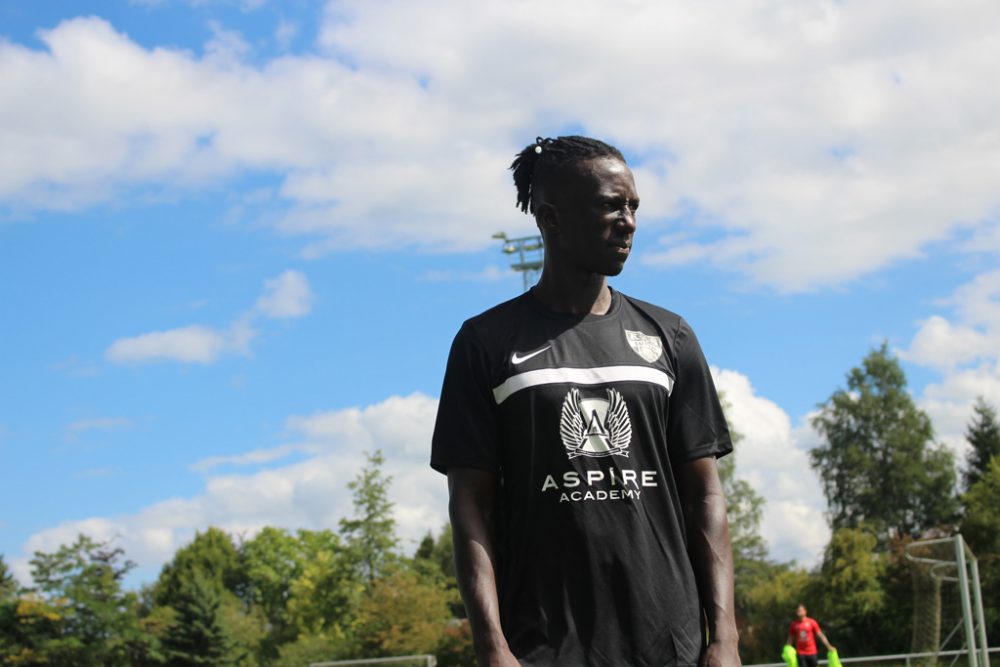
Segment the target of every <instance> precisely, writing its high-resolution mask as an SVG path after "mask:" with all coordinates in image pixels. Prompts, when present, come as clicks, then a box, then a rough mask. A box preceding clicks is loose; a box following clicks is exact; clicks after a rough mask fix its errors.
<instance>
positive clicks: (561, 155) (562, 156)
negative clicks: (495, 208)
mask: <svg viewBox="0 0 1000 667" xmlns="http://www.w3.org/2000/svg"><path fill="white" fill-rule="evenodd" d="M598 157H613V158H617V159H619V160H621V161H622V162H625V157H624V156H623V155H622V154H621V152H620V151H619V150H618V149H617V148H615V147H614V146H611V145H610V144H606V143H604V142H603V141H600V140H598V139H591V138H590V137H580V136H575V135H571V136H568V137H556V138H555V139H543V138H542V137H538V138H537V139H536V140H535V143H533V144H529V145H528V146H526V147H525V149H524V150H523V151H521V152H520V153H518V154H517V157H516V158H514V162H512V163H511V165H510V170H511V171H512V172H514V186H515V187H516V188H517V204H516V206H517V207H519V208H520V209H521V210H522V211H523V212H524V213H534V212H535V206H534V203H533V202H532V197H533V196H534V194H535V191H536V190H538V188H539V186H538V184H539V183H543V182H545V180H546V179H548V178H550V177H551V176H552V175H553V174H554V173H555V172H556V171H557V170H558V169H560V168H562V167H564V166H566V165H568V164H572V163H575V162H581V161H583V160H589V159H592V158H598Z"/></svg>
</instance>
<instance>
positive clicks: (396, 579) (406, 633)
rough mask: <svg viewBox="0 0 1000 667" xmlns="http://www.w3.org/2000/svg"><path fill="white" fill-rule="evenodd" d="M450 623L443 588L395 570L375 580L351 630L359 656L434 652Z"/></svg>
mask: <svg viewBox="0 0 1000 667" xmlns="http://www.w3.org/2000/svg"><path fill="white" fill-rule="evenodd" d="M450 620H451V612H450V611H449V610H448V594H447V592H446V591H445V590H444V588H443V587H441V586H438V585H435V584H434V583H432V582H425V581H421V580H420V578H419V577H418V576H417V575H416V574H415V573H413V572H407V571H405V570H398V571H396V572H394V573H392V574H390V575H388V576H386V577H383V578H381V579H378V580H376V581H375V583H374V584H373V585H372V587H371V590H370V591H369V593H368V595H366V596H365V597H364V599H362V601H361V605H360V609H359V611H358V622H357V626H356V628H355V638H356V641H357V643H358V647H359V651H360V652H359V655H360V656H363V657H370V658H377V657H382V656H387V655H414V654H422V653H434V652H436V650H437V648H438V646H439V644H440V643H441V641H442V638H443V637H444V630H445V628H446V627H447V625H448V622H449V621H450Z"/></svg>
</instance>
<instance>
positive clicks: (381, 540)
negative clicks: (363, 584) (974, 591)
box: [340, 450, 399, 586]
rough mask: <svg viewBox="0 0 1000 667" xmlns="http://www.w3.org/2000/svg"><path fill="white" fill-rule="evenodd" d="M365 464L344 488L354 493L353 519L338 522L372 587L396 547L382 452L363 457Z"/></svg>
mask: <svg viewBox="0 0 1000 667" xmlns="http://www.w3.org/2000/svg"><path fill="white" fill-rule="evenodd" d="M366 459H367V462H368V464H367V465H366V466H365V467H364V468H363V469H362V470H361V472H360V473H358V476H357V477H356V478H355V479H354V481H352V482H349V483H348V484H347V487H348V488H349V489H350V490H351V491H352V492H353V493H354V515H355V516H354V518H353V519H341V520H340V533H341V535H343V536H344V538H345V539H346V541H347V545H346V546H347V549H348V552H349V553H350V554H351V556H352V558H353V559H354V560H355V562H356V563H357V565H358V567H359V569H360V572H361V574H362V576H363V577H364V578H365V579H366V580H367V582H368V585H369V586H370V585H372V584H374V582H375V579H376V578H378V576H379V575H381V574H382V572H383V569H384V568H385V567H386V566H387V565H389V564H390V563H392V562H393V560H394V558H395V550H396V548H397V547H398V545H399V539H398V538H397V537H396V521H395V519H393V518H392V502H391V501H390V500H389V484H390V483H391V482H392V478H391V477H388V476H386V475H385V474H383V473H382V465H383V464H384V463H385V457H384V456H382V452H381V451H379V450H375V452H373V453H371V454H367V455H366Z"/></svg>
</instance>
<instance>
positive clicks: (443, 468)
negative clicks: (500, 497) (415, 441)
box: [431, 323, 500, 473]
mask: <svg viewBox="0 0 1000 667" xmlns="http://www.w3.org/2000/svg"><path fill="white" fill-rule="evenodd" d="M499 443H500V430H499V419H498V416H497V406H496V402H495V401H494V400H493V392H492V387H491V386H490V375H489V363H488V359H487V355H486V351H485V349H484V348H483V345H482V343H481V341H480V340H479V338H478V336H477V335H476V332H475V330H474V329H473V327H472V326H471V325H469V323H466V324H464V325H463V326H462V328H461V329H460V330H459V332H458V334H457V335H456V336H455V340H454V341H453V342H452V344H451V352H450V353H449V355H448V365H447V367H446V369H445V374H444V384H443V385H442V387H441V400H440V402H439V403H438V412H437V419H436V421H435V423H434V435H433V437H432V439H431V467H432V468H434V469H435V470H437V471H438V472H442V473H447V472H448V468H479V469H481V470H489V471H491V472H499V470H500V444H499Z"/></svg>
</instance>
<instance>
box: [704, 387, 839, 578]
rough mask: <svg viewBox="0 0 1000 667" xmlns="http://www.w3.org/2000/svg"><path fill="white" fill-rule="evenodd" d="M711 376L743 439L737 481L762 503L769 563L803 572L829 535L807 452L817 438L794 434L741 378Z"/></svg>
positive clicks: (802, 429) (808, 431) (800, 431)
mask: <svg viewBox="0 0 1000 667" xmlns="http://www.w3.org/2000/svg"><path fill="white" fill-rule="evenodd" d="M713 375H714V377H715V381H716V384H717V386H718V388H719V390H720V391H721V392H722V393H724V394H725V397H726V401H727V402H728V404H729V407H728V410H727V416H728V417H729V420H730V422H731V423H732V426H733V428H734V429H735V430H736V431H737V432H739V433H740V434H741V435H742V436H743V440H742V441H741V442H740V443H739V444H738V445H737V447H736V451H735V456H736V476H737V477H739V478H741V479H745V480H746V481H747V482H749V483H750V484H751V486H753V488H754V489H755V490H756V491H757V493H759V494H760V495H761V496H763V497H764V499H765V500H766V505H765V507H764V516H763V520H762V522H761V533H762V534H763V536H764V539H765V540H766V541H767V544H768V548H769V552H770V556H771V558H774V559H776V560H779V561H789V560H795V561H797V562H798V563H799V564H801V565H805V566H807V567H811V566H813V565H815V564H817V563H819V562H820V561H821V560H822V557H823V549H824V547H825V546H826V543H827V541H828V540H829V538H830V530H829V527H828V526H827V522H826V519H825V517H824V515H823V513H824V511H825V510H826V500H825V499H824V497H823V493H822V487H821V486H820V482H819V479H818V478H817V476H816V474H815V472H813V470H812V467H811V466H810V464H809V457H808V451H809V449H811V448H812V447H814V446H815V445H816V444H818V442H817V440H816V438H817V436H816V434H815V432H814V431H813V430H812V428H811V427H809V426H808V425H806V424H803V425H801V426H799V427H798V428H795V429H793V428H792V425H791V420H790V419H789V417H788V415H787V414H786V413H785V412H784V410H782V409H781V408H780V407H778V405H776V404H775V403H773V402H772V401H769V400H767V399H766V398H763V397H761V396H758V395H757V394H756V393H755V392H754V389H753V386H752V385H751V384H750V380H749V379H748V378H747V377H746V376H745V375H743V374H741V373H738V372H736V371H731V370H715V371H714V372H713Z"/></svg>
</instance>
